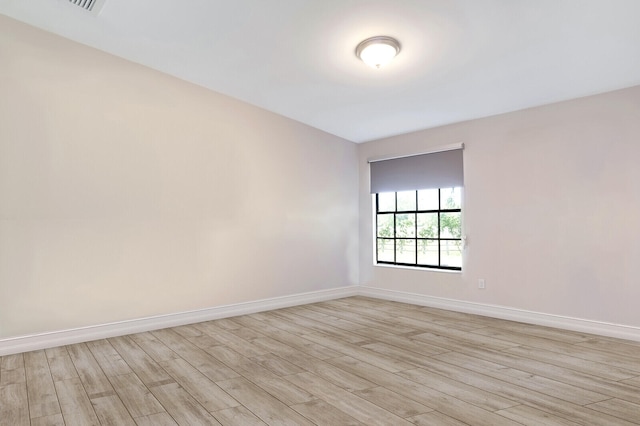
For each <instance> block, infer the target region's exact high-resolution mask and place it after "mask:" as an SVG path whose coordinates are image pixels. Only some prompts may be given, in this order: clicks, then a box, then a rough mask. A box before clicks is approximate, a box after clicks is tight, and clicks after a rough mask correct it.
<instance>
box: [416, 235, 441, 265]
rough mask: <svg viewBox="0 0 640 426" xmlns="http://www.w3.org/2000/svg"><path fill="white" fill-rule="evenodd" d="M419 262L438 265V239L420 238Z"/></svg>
mask: <svg viewBox="0 0 640 426" xmlns="http://www.w3.org/2000/svg"><path fill="white" fill-rule="evenodd" d="M418 263H419V264H420V265H432V266H438V241H437V240H435V241H433V240H418Z"/></svg>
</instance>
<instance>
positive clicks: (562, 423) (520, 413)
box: [496, 405, 579, 426]
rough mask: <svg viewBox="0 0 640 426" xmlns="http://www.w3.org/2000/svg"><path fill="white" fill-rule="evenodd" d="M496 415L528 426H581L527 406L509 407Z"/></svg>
mask: <svg viewBox="0 0 640 426" xmlns="http://www.w3.org/2000/svg"><path fill="white" fill-rule="evenodd" d="M496 413H498V414H500V415H501V416H504V417H507V418H510V419H511V420H515V421H516V422H518V423H522V424H523V425H526V426H539V425H545V426H579V423H575V422H572V421H571V420H567V419H564V418H562V417H558V416H554V415H552V414H549V413H546V412H544V411H542V410H538V409H536V408H533V407H529V406H526V405H517V406H515V407H509V408H506V409H504V410H500V411H497V412H496Z"/></svg>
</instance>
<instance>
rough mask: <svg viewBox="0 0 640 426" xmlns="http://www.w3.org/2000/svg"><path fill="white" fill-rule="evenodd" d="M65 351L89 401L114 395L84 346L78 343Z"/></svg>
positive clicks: (107, 380) (111, 387) (105, 377)
mask: <svg viewBox="0 0 640 426" xmlns="http://www.w3.org/2000/svg"><path fill="white" fill-rule="evenodd" d="M67 351H68V352H69V356H70V357H71V361H73V365H74V366H75V367H76V371H77V372H78V376H79V377H80V381H81V382H82V385H83V386H84V388H85V391H86V392H87V395H88V396H89V399H93V398H95V397H100V396H108V395H115V391H114V390H113V386H111V382H110V381H109V379H107V376H105V374H104V372H103V371H102V369H101V368H100V366H99V365H98V363H97V362H96V360H95V358H94V357H93V354H92V353H91V351H90V350H89V348H88V347H87V345H86V344H84V343H78V344H76V345H70V346H67Z"/></svg>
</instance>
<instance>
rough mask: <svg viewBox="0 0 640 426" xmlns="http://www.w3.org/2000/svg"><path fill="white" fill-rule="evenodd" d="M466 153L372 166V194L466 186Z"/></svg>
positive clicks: (442, 153) (429, 156)
mask: <svg viewBox="0 0 640 426" xmlns="http://www.w3.org/2000/svg"><path fill="white" fill-rule="evenodd" d="M463 183H464V174H463V170H462V149H454V150H449V151H441V152H434V153H431V154H421V155H414V156H411V157H402V158H394V159H391V160H380V161H375V162H372V163H371V193H372V194H375V193H378V192H398V191H411V190H416V189H432V188H452V187H455V186H463Z"/></svg>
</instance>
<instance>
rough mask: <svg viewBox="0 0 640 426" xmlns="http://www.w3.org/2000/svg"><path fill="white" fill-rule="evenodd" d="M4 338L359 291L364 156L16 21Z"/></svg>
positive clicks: (11, 57)
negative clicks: (360, 178)
mask: <svg viewBox="0 0 640 426" xmlns="http://www.w3.org/2000/svg"><path fill="white" fill-rule="evenodd" d="M0 64H1V65H0V338H3V337H10V336H18V335H24V334H28V333H38V332H46V331H52V330H62V329H68V328H74V327H81V326H88V325H94V324H103V323H108V322H113V321H119V320H125V319H133V318H141V317H146V316H152V315H157V314H165V313H175V312H182V311H189V310H194V309H199V308H208V307H215V306H221V305H226V304H233V303H237V302H243V301H254V300H259V299H263V298H269V297H276V296H282V295H290V294H298V293H304V292H307V291H314V290H321V289H327V288H335V287H341V286H346V285H353V284H357V282H358V264H357V262H358V250H357V244H358V241H357V240H358V234H357V221H358V204H357V197H355V194H357V185H358V177H357V168H356V166H355V165H356V164H357V158H356V145H355V144H353V143H351V142H347V141H345V140H342V139H339V138H337V137H334V136H331V135H328V134H326V133H323V132H320V131H318V130H315V129H312V128H310V127H308V126H305V125H302V124H300V123H297V122H294V121H292V120H289V119H286V118H283V117H280V116H278V115H275V114H272V113H269V112H266V111H264V110H260V109H258V108H255V107H252V106H249V105H247V104H244V103H242V102H239V101H236V100H233V99H230V98H228V97H225V96H222V95H219V94H216V93H212V92H210V91H207V90H204V89H202V88H199V87H197V86H194V85H191V84H188V83H185V82H182V81H180V80H177V79H174V78H172V77H169V76H166V75H163V74H161V73H158V72H155V71H152V70H149V69H147V68H144V67H141V66H138V65H135V64H132V63H130V62H127V61H124V60H121V59H118V58H115V57H113V56H110V55H108V54H105V53H102V52H99V51H97V50H94V49H90V48H87V47H84V46H82V45H79V44H76V43H72V42H70V41H67V40H65V39H62V38H60V37H57V36H54V35H50V34H47V33H44V32H42V31H39V30H36V29H33V28H31V27H28V26H26V25H24V24H20V23H17V22H16V21H13V20H10V19H8V18H6V17H2V16H0Z"/></svg>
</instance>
